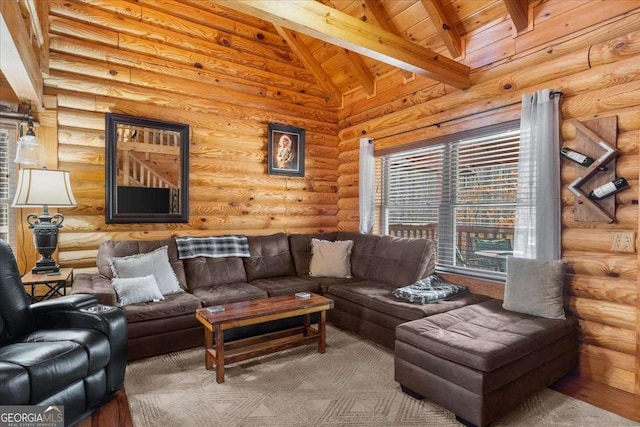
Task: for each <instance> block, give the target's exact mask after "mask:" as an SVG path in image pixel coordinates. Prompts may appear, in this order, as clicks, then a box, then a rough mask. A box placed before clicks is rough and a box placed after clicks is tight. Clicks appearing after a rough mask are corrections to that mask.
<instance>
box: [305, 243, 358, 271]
mask: <svg viewBox="0 0 640 427" xmlns="http://www.w3.org/2000/svg"><path fill="white" fill-rule="evenodd" d="M352 248H353V240H338V241H336V242H330V241H328V240H319V239H311V262H310V263H309V275H311V276H316V277H345V278H351V249H352Z"/></svg>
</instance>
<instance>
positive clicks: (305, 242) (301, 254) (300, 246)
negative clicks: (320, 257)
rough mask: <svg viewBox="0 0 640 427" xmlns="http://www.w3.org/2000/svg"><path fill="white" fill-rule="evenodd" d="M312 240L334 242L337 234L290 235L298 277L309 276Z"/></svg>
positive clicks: (292, 255) (291, 249)
mask: <svg viewBox="0 0 640 427" xmlns="http://www.w3.org/2000/svg"><path fill="white" fill-rule="evenodd" d="M311 239H320V240H328V241H330V242H331V241H334V240H335V239H336V232H330V233H316V234H290V235H289V247H290V251H291V257H292V258H293V264H294V266H295V268H296V274H297V275H298V276H306V275H307V274H309V262H310V261H311Z"/></svg>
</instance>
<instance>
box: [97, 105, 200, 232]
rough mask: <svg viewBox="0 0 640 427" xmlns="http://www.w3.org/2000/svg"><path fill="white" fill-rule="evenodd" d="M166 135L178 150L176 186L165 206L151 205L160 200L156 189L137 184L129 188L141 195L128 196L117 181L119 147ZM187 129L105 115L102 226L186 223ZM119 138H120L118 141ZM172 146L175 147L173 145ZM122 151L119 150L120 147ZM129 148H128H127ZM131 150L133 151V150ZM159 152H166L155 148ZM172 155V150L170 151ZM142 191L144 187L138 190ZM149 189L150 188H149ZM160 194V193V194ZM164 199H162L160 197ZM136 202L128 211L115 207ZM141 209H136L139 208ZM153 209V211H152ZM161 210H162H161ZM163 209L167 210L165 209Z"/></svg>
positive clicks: (148, 120)
mask: <svg viewBox="0 0 640 427" xmlns="http://www.w3.org/2000/svg"><path fill="white" fill-rule="evenodd" d="M132 129H133V130H135V132H136V133H135V135H134V133H130V134H129V135H128V140H127V141H124V140H123V141H120V142H119V134H118V132H119V131H120V132H123V131H125V132H127V131H131V130H132ZM163 132H164V133H167V134H170V135H172V137H173V138H175V139H178V140H179V142H178V144H179V147H178V148H177V150H175V151H176V153H175V154H171V153H169V154H168V155H174V156H175V159H172V160H171V161H172V162H175V163H176V165H177V170H178V171H179V177H178V184H177V186H176V187H173V189H172V190H170V193H169V194H170V195H171V196H170V200H169V201H168V203H160V204H158V203H155V202H157V200H155V199H157V198H159V197H161V195H160V194H159V192H160V189H157V188H141V186H140V184H139V183H135V184H133V185H134V186H135V187H138V188H139V189H140V190H146V191H145V192H144V193H137V194H136V195H132V194H130V191H129V190H132V189H131V188H130V187H127V186H126V184H123V183H122V178H121V179H120V180H119V179H118V178H119V173H121V172H119V166H118V156H119V155H122V152H120V153H119V146H120V145H131V142H130V141H132V140H133V139H135V140H136V141H138V142H139V140H140V139H141V138H142V136H141V135H140V134H145V135H147V134H150V133H151V134H153V133H155V134H162V133H163ZM189 133H190V132H189V125H188V124H182V123H173V122H166V121H160V120H151V119H146V118H141V117H132V116H126V115H121V114H111V113H107V114H106V115H105V151H106V153H105V154H106V162H105V167H106V170H105V177H106V188H105V196H106V197H105V198H106V200H105V202H106V206H105V222H106V223H107V224H137V223H185V222H189ZM121 137H122V135H120V138H121ZM174 146H175V144H174ZM120 148H122V147H120ZM127 148H130V147H127ZM134 150H135V149H134ZM157 150H161V151H163V152H167V151H170V150H169V149H166V148H162V147H160V148H158V149H157ZM171 151H173V150H171ZM165 154H166V153H165ZM142 187H144V185H143V186H142ZM150 187H151V186H150ZM120 190H122V191H120ZM163 194H164V193H163ZM162 197H164V196H162ZM132 199H136V200H137V204H136V203H134V204H132V205H131V206H130V207H128V208H125V207H124V206H121V207H119V204H122V203H125V202H126V201H127V200H129V201H130V200H132ZM141 203H142V205H144V208H136V206H140V204H141ZM154 206H155V207H154ZM161 206H162V207H161ZM166 206H169V207H168V208H166Z"/></svg>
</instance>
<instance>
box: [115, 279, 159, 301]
mask: <svg viewBox="0 0 640 427" xmlns="http://www.w3.org/2000/svg"><path fill="white" fill-rule="evenodd" d="M111 285H112V286H113V289H114V290H115V291H116V295H117V296H118V305H119V306H123V305H129V304H138V303H141V302H149V301H160V300H163V299H164V297H163V296H162V294H161V293H160V289H159V288H158V283H157V282H156V279H155V277H153V274H149V275H148V276H144V277H130V278H126V279H118V278H113V279H111Z"/></svg>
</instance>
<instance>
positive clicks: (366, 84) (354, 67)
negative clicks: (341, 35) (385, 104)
mask: <svg viewBox="0 0 640 427" xmlns="http://www.w3.org/2000/svg"><path fill="white" fill-rule="evenodd" d="M338 50H339V51H340V55H342V57H343V58H344V60H345V61H346V63H347V67H349V69H350V70H351V72H352V73H353V74H354V75H355V76H356V79H358V81H359V82H360V83H361V84H362V87H363V88H364V90H365V92H367V93H368V94H369V95H373V94H374V93H375V91H376V81H375V78H374V77H373V76H372V75H371V73H370V72H369V69H368V68H367V66H366V64H365V63H364V61H363V60H362V58H360V56H358V54H356V53H353V52H351V51H349V50H347V49H338Z"/></svg>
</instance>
